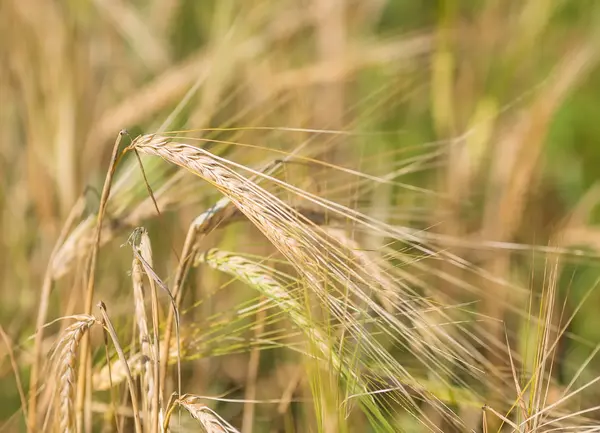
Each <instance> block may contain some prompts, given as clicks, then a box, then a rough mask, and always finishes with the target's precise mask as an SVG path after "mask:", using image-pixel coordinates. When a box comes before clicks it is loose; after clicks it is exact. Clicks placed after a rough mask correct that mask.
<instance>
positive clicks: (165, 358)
mask: <svg viewBox="0 0 600 433" xmlns="http://www.w3.org/2000/svg"><path fill="white" fill-rule="evenodd" d="M230 203H231V202H230V200H229V199H227V198H223V199H221V200H219V201H218V202H217V203H216V204H215V205H214V206H213V207H211V208H210V209H209V210H208V211H206V212H204V213H202V214H201V215H200V216H198V217H197V218H196V219H195V220H194V221H193V222H192V224H191V225H190V227H189V229H188V233H187V235H186V237H185V242H184V244H183V250H182V253H181V258H180V260H179V264H178V265H177V271H176V273H175V283H174V285H173V290H172V295H173V297H174V298H175V308H177V309H178V308H179V307H180V304H181V298H182V296H183V290H182V285H183V281H184V280H185V275H186V273H187V271H188V269H189V266H190V264H191V262H192V261H193V258H194V256H195V255H196V251H197V248H198V247H197V243H198V239H197V238H198V235H199V234H201V233H206V232H207V231H208V229H207V227H209V226H212V223H213V222H214V219H215V217H217V216H218V217H217V218H218V219H221V218H224V217H225V215H224V212H225V210H226V209H231V207H230V206H229V205H230ZM174 314H175V311H174V310H169V313H168V315H167V320H166V323H165V330H164V337H163V338H164V346H163V350H162V354H161V363H162V367H161V371H160V383H162V384H165V383H166V380H167V371H168V368H169V353H170V351H171V337H172V333H173V320H174V318H175V315H174ZM178 347H179V343H178ZM177 374H178V384H177V388H178V389H177V392H178V394H181V379H180V378H179V375H180V372H179V371H178V373H177ZM165 391H166V389H165Z"/></svg>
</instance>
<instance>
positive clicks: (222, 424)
mask: <svg viewBox="0 0 600 433" xmlns="http://www.w3.org/2000/svg"><path fill="white" fill-rule="evenodd" d="M200 399H201V398H200V397H198V396H195V395H192V394H184V395H182V396H181V397H180V398H177V399H175V400H173V402H172V404H170V405H169V407H168V408H167V413H166V416H165V421H164V426H163V428H164V430H165V431H166V430H167V429H168V425H169V421H170V419H171V414H172V413H173V410H174V409H175V407H176V406H177V405H179V406H181V407H183V408H184V409H185V410H187V411H188V412H189V414H190V415H191V416H192V418H194V419H195V420H197V421H198V422H199V423H200V425H201V426H202V428H203V429H204V431H205V432H206V433H239V430H238V429H236V428H235V427H233V426H232V425H231V424H229V423H228V422H227V421H225V420H224V419H223V418H221V417H220V416H219V415H218V414H217V413H216V412H215V411H214V410H212V409H210V408H209V407H208V406H206V405H205V404H202V403H199V402H198V401H199V400H200Z"/></svg>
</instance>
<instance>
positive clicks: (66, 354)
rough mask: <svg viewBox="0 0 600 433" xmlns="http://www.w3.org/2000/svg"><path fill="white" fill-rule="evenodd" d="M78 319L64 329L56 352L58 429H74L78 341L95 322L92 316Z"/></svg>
mask: <svg viewBox="0 0 600 433" xmlns="http://www.w3.org/2000/svg"><path fill="white" fill-rule="evenodd" d="M77 319H78V321H77V322H75V323H73V324H72V325H70V326H69V327H67V328H66V329H65V331H64V332H63V335H62V337H61V339H60V341H59V342H58V346H57V352H56V355H55V356H56V357H57V359H56V362H57V363H58V365H57V370H58V371H57V373H58V377H59V386H60V410H59V414H60V421H59V423H60V431H61V432H72V431H74V399H75V382H76V373H75V369H76V361H77V351H78V349H79V343H80V342H81V339H82V338H83V336H84V335H85V333H86V332H87V331H88V330H89V329H90V327H92V325H94V324H95V323H96V318H95V317H93V316H86V315H82V316H77Z"/></svg>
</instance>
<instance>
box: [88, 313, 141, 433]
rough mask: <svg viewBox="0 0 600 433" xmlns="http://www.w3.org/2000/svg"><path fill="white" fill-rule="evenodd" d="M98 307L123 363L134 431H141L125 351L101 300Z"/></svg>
mask: <svg viewBox="0 0 600 433" xmlns="http://www.w3.org/2000/svg"><path fill="white" fill-rule="evenodd" d="M98 308H99V309H100V313H101V314H102V323H103V325H104V327H105V329H106V330H107V331H108V335H110V338H111V339H112V342H113V345H114V346H115V349H116V350H117V354H118V355H119V359H120V360H121V363H122V364H123V367H124V370H125V375H126V378H127V384H128V386H129V394H130V396H131V408H132V410H133V421H134V424H135V433H143V429H142V423H141V420H140V410H139V408H138V398H137V392H136V390H135V383H134V382H133V377H132V376H131V372H130V371H129V366H128V365H127V358H125V353H124V352H123V349H122V348H121V345H120V344H119V339H118V337H117V332H116V331H115V328H114V326H113V324H112V323H111V321H110V319H109V318H108V314H107V312H106V306H105V305H104V303H103V302H100V304H98Z"/></svg>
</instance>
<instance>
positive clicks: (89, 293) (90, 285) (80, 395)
mask: <svg viewBox="0 0 600 433" xmlns="http://www.w3.org/2000/svg"><path fill="white" fill-rule="evenodd" d="M126 133H127V132H126V131H124V130H123V131H120V132H119V134H118V135H117V139H116V140H115V144H114V146H113V149H112V154H111V157H110V164H109V167H108V171H107V173H106V179H105V180H104V186H103V188H102V195H101V196H100V207H99V208H98V219H97V222H96V233H95V236H94V245H93V247H92V252H91V255H90V261H89V266H88V282H87V288H86V295H85V314H91V312H92V306H93V302H94V283H95V277H96V262H97V260H98V251H99V249H100V241H101V237H102V222H103V221H104V213H105V211H106V205H107V203H108V197H109V196H110V188H111V184H112V179H113V176H114V174H115V170H116V168H117V160H118V151H119V145H120V144H121V140H122V138H123V136H124V135H125V134H126ZM89 346H90V341H89V338H88V337H87V336H84V337H83V340H82V341H81V365H83V366H86V365H87V364H88V362H87V360H88V357H89V356H90V353H89V352H90V347H89ZM85 370H86V369H85V368H82V369H80V370H79V380H78V384H77V400H76V407H75V410H76V414H77V415H76V419H77V429H78V431H81V428H82V425H83V410H84V406H85V395H86V386H87V383H86V382H87V380H86V379H87V374H86V371H85Z"/></svg>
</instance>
